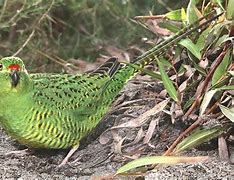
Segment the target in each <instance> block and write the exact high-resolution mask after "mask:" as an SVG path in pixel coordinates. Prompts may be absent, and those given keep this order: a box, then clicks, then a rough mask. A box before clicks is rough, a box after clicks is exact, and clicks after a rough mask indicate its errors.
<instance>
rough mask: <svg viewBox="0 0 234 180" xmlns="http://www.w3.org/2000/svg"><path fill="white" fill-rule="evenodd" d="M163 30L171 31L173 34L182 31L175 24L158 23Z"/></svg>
mask: <svg viewBox="0 0 234 180" xmlns="http://www.w3.org/2000/svg"><path fill="white" fill-rule="evenodd" d="M158 24H159V26H160V27H161V28H164V29H168V30H169V31H171V32H173V33H177V32H178V31H180V30H181V28H179V27H178V26H175V25H173V24H169V23H165V22H160V23H158Z"/></svg>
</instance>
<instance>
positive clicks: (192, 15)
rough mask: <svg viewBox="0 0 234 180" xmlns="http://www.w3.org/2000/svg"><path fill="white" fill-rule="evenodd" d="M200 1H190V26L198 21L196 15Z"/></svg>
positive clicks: (188, 12) (188, 15)
mask: <svg viewBox="0 0 234 180" xmlns="http://www.w3.org/2000/svg"><path fill="white" fill-rule="evenodd" d="M199 1H200V0H190V1H189V4H188V6H187V22H188V23H189V24H192V23H194V22H195V21H196V20H198V17H197V15H196V10H197V7H196V4H197V3H198V2H199Z"/></svg>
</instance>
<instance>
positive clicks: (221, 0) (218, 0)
mask: <svg viewBox="0 0 234 180" xmlns="http://www.w3.org/2000/svg"><path fill="white" fill-rule="evenodd" d="M214 2H215V3H217V4H218V5H219V6H220V7H221V8H222V9H223V10H225V9H224V8H223V5H222V3H223V0H214Z"/></svg>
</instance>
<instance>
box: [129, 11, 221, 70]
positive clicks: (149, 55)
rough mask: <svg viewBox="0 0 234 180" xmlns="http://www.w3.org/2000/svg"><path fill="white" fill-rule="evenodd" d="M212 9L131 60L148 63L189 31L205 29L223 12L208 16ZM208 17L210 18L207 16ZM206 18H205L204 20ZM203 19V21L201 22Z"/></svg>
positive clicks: (140, 63)
mask: <svg viewBox="0 0 234 180" xmlns="http://www.w3.org/2000/svg"><path fill="white" fill-rule="evenodd" d="M213 13H214V11H212V12H211V13H209V14H207V15H206V16H203V17H202V18H200V19H198V20H197V21H195V22H194V23H193V24H191V25H189V26H187V27H185V28H184V29H182V30H180V31H179V32H178V33H176V34H175V35H174V36H173V37H170V38H168V39H167V40H165V41H162V42H161V43H159V44H158V45H156V46H155V47H153V48H152V49H150V50H148V51H147V52H145V53H144V54H142V55H141V56H139V57H137V58H136V59H135V60H133V63H134V64H139V65H141V66H145V65H147V64H149V63H150V62H151V61H153V60H155V59H156V58H157V57H159V56H161V55H163V54H164V53H165V52H166V51H167V50H168V49H169V48H170V47H172V46H174V45H175V44H176V43H178V42H179V41H180V40H181V39H184V38H185V37H187V36H188V35H190V34H191V33H193V32H195V31H202V30H203V29H205V28H206V27H207V26H208V25H209V24H210V23H211V22H212V21H214V20H216V19H217V18H218V17H219V16H221V15H222V14H223V13H220V14H218V15H215V16H213V17H210V16H211V15H212V14H213ZM208 17H210V18H208ZM206 18H208V19H206ZM205 19H206V20H205ZM202 20H204V22H202Z"/></svg>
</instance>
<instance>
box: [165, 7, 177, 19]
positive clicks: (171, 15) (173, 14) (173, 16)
mask: <svg viewBox="0 0 234 180" xmlns="http://www.w3.org/2000/svg"><path fill="white" fill-rule="evenodd" d="M165 16H166V17H167V18H168V19H171V20H174V21H180V20H181V10H180V9H177V10H174V11H170V12H168V13H166V14H165Z"/></svg>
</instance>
